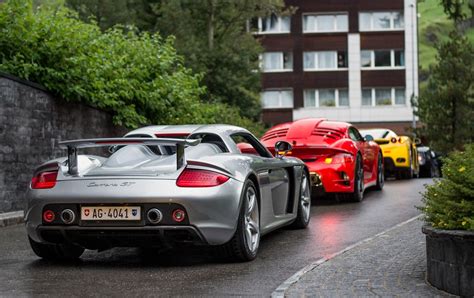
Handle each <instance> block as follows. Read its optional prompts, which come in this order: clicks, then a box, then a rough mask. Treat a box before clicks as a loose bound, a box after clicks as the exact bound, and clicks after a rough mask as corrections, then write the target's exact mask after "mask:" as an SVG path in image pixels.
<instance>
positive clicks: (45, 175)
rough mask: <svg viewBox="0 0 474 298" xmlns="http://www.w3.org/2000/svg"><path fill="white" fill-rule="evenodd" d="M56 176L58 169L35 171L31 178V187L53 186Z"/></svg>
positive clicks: (43, 187)
mask: <svg viewBox="0 0 474 298" xmlns="http://www.w3.org/2000/svg"><path fill="white" fill-rule="evenodd" d="M57 177H58V170H50V171H49V170H48V171H44V172H39V173H37V174H36V175H35V176H34V177H33V178H32V179H31V188H33V189H45V188H53V187H54V186H55V185H56V178H57Z"/></svg>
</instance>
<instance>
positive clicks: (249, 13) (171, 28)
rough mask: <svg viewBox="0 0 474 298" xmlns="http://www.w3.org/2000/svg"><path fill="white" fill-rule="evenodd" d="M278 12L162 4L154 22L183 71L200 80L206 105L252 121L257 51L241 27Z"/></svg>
mask: <svg viewBox="0 0 474 298" xmlns="http://www.w3.org/2000/svg"><path fill="white" fill-rule="evenodd" d="M283 9H284V3H283V1H282V0H162V1H161V2H160V4H159V5H157V6H156V10H155V11H156V12H157V14H158V15H159V16H160V17H159V19H158V22H157V28H159V30H160V32H161V33H162V34H164V35H174V36H176V48H177V50H178V52H179V53H181V54H183V55H184V57H185V65H186V66H188V67H190V68H192V69H193V70H194V71H196V72H199V73H203V74H204V78H203V82H204V84H205V85H206V87H207V89H208V95H207V100H208V101H209V102H223V103H227V104H230V105H233V106H237V107H239V109H240V111H241V114H242V115H244V116H246V117H249V118H252V119H254V120H256V119H258V116H259V114H260V94H259V93H260V88H261V84H260V74H259V73H258V68H259V65H258V57H259V54H260V53H261V52H262V48H261V46H260V44H259V42H258V40H256V39H255V37H254V36H253V35H252V34H251V33H250V32H249V31H248V30H247V24H248V22H249V20H251V19H253V18H256V17H260V16H265V15H269V14H270V13H272V12H274V13H281V12H282V11H283Z"/></svg>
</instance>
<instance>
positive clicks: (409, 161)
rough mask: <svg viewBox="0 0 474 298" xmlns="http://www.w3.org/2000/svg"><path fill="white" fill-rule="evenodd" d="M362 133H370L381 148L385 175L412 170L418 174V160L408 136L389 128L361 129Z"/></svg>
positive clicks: (414, 147)
mask: <svg viewBox="0 0 474 298" xmlns="http://www.w3.org/2000/svg"><path fill="white" fill-rule="evenodd" d="M361 133H362V135H364V136H367V135H371V136H372V137H373V138H374V140H375V142H377V143H378V144H379V145H380V148H382V152H383V156H384V166H385V172H386V174H387V175H390V174H397V172H399V171H410V170H411V171H413V173H414V175H418V172H419V161H418V153H417V150H416V146H415V144H414V142H413V141H412V140H411V138H410V137H408V136H398V135H397V134H396V133H395V132H393V131H391V130H389V129H383V128H380V129H366V130H361Z"/></svg>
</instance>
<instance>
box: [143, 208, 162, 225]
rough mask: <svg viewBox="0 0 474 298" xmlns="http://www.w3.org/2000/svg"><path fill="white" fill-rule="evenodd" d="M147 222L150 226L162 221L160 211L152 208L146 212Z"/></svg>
mask: <svg viewBox="0 0 474 298" xmlns="http://www.w3.org/2000/svg"><path fill="white" fill-rule="evenodd" d="M146 216H147V218H148V221H149V222H150V223H152V224H155V225H156V224H158V223H159V222H160V221H161V220H162V219H163V214H162V213H161V211H160V210H158V209H156V208H152V209H150V210H148V212H147V214H146Z"/></svg>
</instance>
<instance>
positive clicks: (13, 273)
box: [0, 179, 431, 296]
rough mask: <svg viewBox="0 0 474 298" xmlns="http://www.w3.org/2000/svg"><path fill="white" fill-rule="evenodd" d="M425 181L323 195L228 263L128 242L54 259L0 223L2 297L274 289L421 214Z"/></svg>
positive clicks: (205, 254)
mask: <svg viewBox="0 0 474 298" xmlns="http://www.w3.org/2000/svg"><path fill="white" fill-rule="evenodd" d="M427 183H431V180H430V179H412V180H408V181H388V182H387V183H386V185H385V188H384V190H383V191H382V192H378V191H366V193H365V199H364V201H363V202H361V203H351V202H340V203H332V202H331V201H328V200H324V201H319V202H317V203H316V206H313V207H312V208H313V209H312V212H311V213H312V218H311V223H310V226H309V228H308V229H306V230H289V229H283V230H279V231H276V232H273V233H271V234H269V235H267V236H265V237H264V238H263V239H262V241H261V244H260V251H259V255H258V257H257V259H256V260H255V261H253V262H249V263H225V262H223V261H221V260H217V259H216V258H214V257H213V256H212V253H211V252H209V251H208V250H203V249H197V250H196V249H194V250H189V249H188V250H181V251H174V252H170V253H165V254H160V255H159V256H153V257H150V256H149V255H147V254H145V253H143V252H142V251H140V250H138V249H129V248H117V249H112V250H108V251H103V252H100V253H97V252H95V251H87V252H86V253H85V254H84V255H83V257H82V259H81V261H79V262H73V263H52V262H46V261H42V260H40V259H39V258H37V257H36V256H35V255H34V254H33V252H32V251H31V250H30V248H29V245H28V243H27V238H26V233H25V229H24V227H23V226H22V225H19V226H12V227H6V228H0V296H25V295H35V296H36V295H53V296H63V295H67V296H104V295H107V296H111V295H114V296H143V295H145V296H157V295H183V296H188V295H189V296H197V295H198V296H203V295H204V296H208V295H212V296H228V295H244V296H246V295H258V296H262V295H265V296H269V295H270V294H271V293H272V291H273V290H274V289H275V288H277V287H278V286H279V285H280V284H281V283H282V282H284V281H285V280H286V279H287V278H288V277H290V276H291V275H293V274H294V273H295V272H296V271H298V270H299V269H301V268H302V267H304V266H306V265H308V264H309V263H311V262H313V261H315V260H317V259H319V258H321V257H322V256H325V255H329V254H332V253H335V252H337V251H339V250H341V249H343V248H345V247H347V246H349V245H351V244H354V243H356V242H358V241H360V240H362V239H365V238H367V237H370V236H373V235H375V234H377V233H379V232H381V231H383V230H385V229H387V228H390V227H392V226H394V225H396V224H398V223H400V222H403V221H405V220H407V219H409V218H412V217H414V216H416V215H418V214H419V211H418V210H417V209H415V207H414V206H415V205H419V204H420V198H421V196H420V194H419V192H420V191H422V190H423V185H424V184H427Z"/></svg>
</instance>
